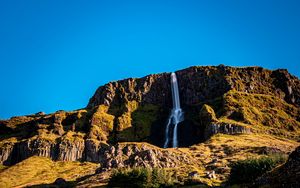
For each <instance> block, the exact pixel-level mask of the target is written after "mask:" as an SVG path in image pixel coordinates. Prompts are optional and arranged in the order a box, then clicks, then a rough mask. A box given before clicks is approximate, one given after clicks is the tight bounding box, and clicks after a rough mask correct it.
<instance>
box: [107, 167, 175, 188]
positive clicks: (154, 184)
mask: <svg viewBox="0 0 300 188" xmlns="http://www.w3.org/2000/svg"><path fill="white" fill-rule="evenodd" d="M173 185H174V180H173V179H172V177H171V176H170V174H167V173H166V172H165V171H164V170H161V169H156V168H154V169H151V168H133V169H117V170H115V171H113V174H112V176H111V178H110V180H109V182H108V187H136V188H139V187H143V188H158V187H172V186H173Z"/></svg>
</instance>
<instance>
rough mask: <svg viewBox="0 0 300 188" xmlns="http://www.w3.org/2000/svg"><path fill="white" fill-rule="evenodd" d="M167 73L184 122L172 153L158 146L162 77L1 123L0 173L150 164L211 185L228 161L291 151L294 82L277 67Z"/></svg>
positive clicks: (298, 94)
mask: <svg viewBox="0 0 300 188" xmlns="http://www.w3.org/2000/svg"><path fill="white" fill-rule="evenodd" d="M175 73H176V75H177V80H178V86H179V88H178V89H179V95H180V102H181V107H182V109H183V111H184V117H185V119H184V121H183V122H181V123H180V124H179V125H178V133H179V135H178V139H179V148H177V149H176V148H169V149H163V148H161V147H162V146H163V143H164V140H165V129H166V124H167V120H168V116H169V114H170V111H171V109H172V94H171V84H170V73H162V74H152V75H148V76H145V77H143V78H129V79H124V80H120V81H114V82H110V83H107V84H105V85H104V86H100V87H99V88H98V89H97V91H96V92H95V94H94V95H93V96H92V98H91V99H90V100H89V102H88V104H87V106H86V107H85V108H83V109H79V110H74V111H70V112H66V111H57V112H55V113H52V114H44V113H42V112H40V113H37V114H34V115H27V116H19V117H12V118H10V119H9V120H1V121H0V162H1V163H2V164H3V165H6V166H11V167H9V168H8V169H6V167H5V169H4V170H3V171H2V172H1V173H7V170H9V169H10V168H12V167H14V165H15V164H16V163H19V162H21V161H23V160H25V159H28V158H31V157H32V156H39V157H47V158H50V159H52V160H53V161H81V162H84V161H86V162H93V163H100V167H99V169H98V170H97V173H96V174H95V176H97V175H98V176H99V174H103V173H104V172H110V171H111V169H112V168H118V167H133V166H145V167H159V168H169V169H171V171H173V172H176V173H175V174H174V176H176V177H177V179H179V180H180V179H181V180H182V181H183V180H184V179H187V178H188V177H189V174H190V173H191V172H197V173H196V174H198V176H199V177H201V178H202V179H201V182H202V183H204V184H206V185H220V184H222V182H225V181H226V179H227V178H228V175H229V172H230V164H232V163H233V162H234V161H237V160H239V159H245V158H247V157H249V156H252V157H258V156H261V155H265V154H268V153H270V152H271V153H272V152H273V151H276V152H277V153H283V154H288V153H290V152H291V151H292V150H294V149H295V148H296V147H297V146H298V145H299V140H300V80H299V79H298V78H297V77H295V76H293V75H291V74H289V73H288V71H287V70H285V69H278V70H274V71H272V70H267V69H264V68H261V67H238V68H237V67H228V66H224V65H219V66H194V67H190V68H187V69H184V70H179V71H176V72H175ZM25 161H26V160H25ZM23 162H24V161H23ZM211 171H214V173H216V175H214V176H215V177H213V178H211V176H209V177H208V175H207V173H209V172H211ZM99 172H101V173H99ZM84 175H86V174H84ZM0 176H1V174H0ZM82 176H83V175H82ZM0 181H1V179H0ZM46 182H47V181H46Z"/></svg>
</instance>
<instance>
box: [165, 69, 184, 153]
mask: <svg viewBox="0 0 300 188" xmlns="http://www.w3.org/2000/svg"><path fill="white" fill-rule="evenodd" d="M171 90H172V100H173V109H172V111H171V114H170V116H169V119H168V123H167V127H166V133H165V134H166V140H165V143H164V148H167V147H168V145H169V133H170V129H171V126H170V125H171V124H173V125H174V129H173V142H172V147H173V148H175V147H178V140H177V136H178V134H177V129H178V123H180V122H182V121H183V111H182V110H181V108H180V100H179V92H178V83H177V78H176V74H175V73H174V72H173V73H172V74H171Z"/></svg>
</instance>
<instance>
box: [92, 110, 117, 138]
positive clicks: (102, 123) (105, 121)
mask: <svg viewBox="0 0 300 188" xmlns="http://www.w3.org/2000/svg"><path fill="white" fill-rule="evenodd" d="M107 111H108V107H107V106H104V105H100V106H99V107H98V108H97V109H96V110H95V113H94V114H93V115H92V117H91V125H90V131H89V138H92V139H97V140H107V136H108V135H109V133H110V132H112V130H113V126H114V118H115V117H114V116H113V115H110V114H108V113H107Z"/></svg>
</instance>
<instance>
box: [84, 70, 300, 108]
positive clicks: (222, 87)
mask: <svg viewBox="0 0 300 188" xmlns="http://www.w3.org/2000/svg"><path fill="white" fill-rule="evenodd" d="M176 75H177V79H178V82H179V91H180V98H181V104H182V105H183V106H185V105H195V104H199V103H204V102H206V101H208V100H212V99H215V98H217V97H221V96H222V95H223V94H224V93H226V92H228V91H229V90H231V89H234V90H236V91H240V92H247V93H254V94H267V95H272V96H276V97H278V98H281V99H284V100H285V101H286V102H288V103H291V104H295V105H300V82H299V80H298V79H297V78H296V77H294V76H292V75H290V74H289V73H288V71H287V70H285V69H279V70H275V71H270V70H267V69H263V68H261V67H246V68H233V67H226V66H222V65H221V66H217V67H190V68H187V69H184V70H180V71H177V72H176ZM169 80H170V73H163V74H157V75H149V76H146V77H143V78H140V79H132V78H130V79H125V80H122V81H118V82H111V83H108V84H106V85H104V86H101V87H99V88H98V89H97V91H96V93H95V94H94V96H93V97H92V98H91V99H90V101H89V103H88V108H90V107H95V106H97V105H101V104H104V105H107V106H111V105H119V104H120V103H124V102H126V101H132V100H135V101H138V102H141V103H150V104H155V105H164V106H167V107H169V108H171V104H172V103H171V102H172V101H171V92H170V81H169Z"/></svg>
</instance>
